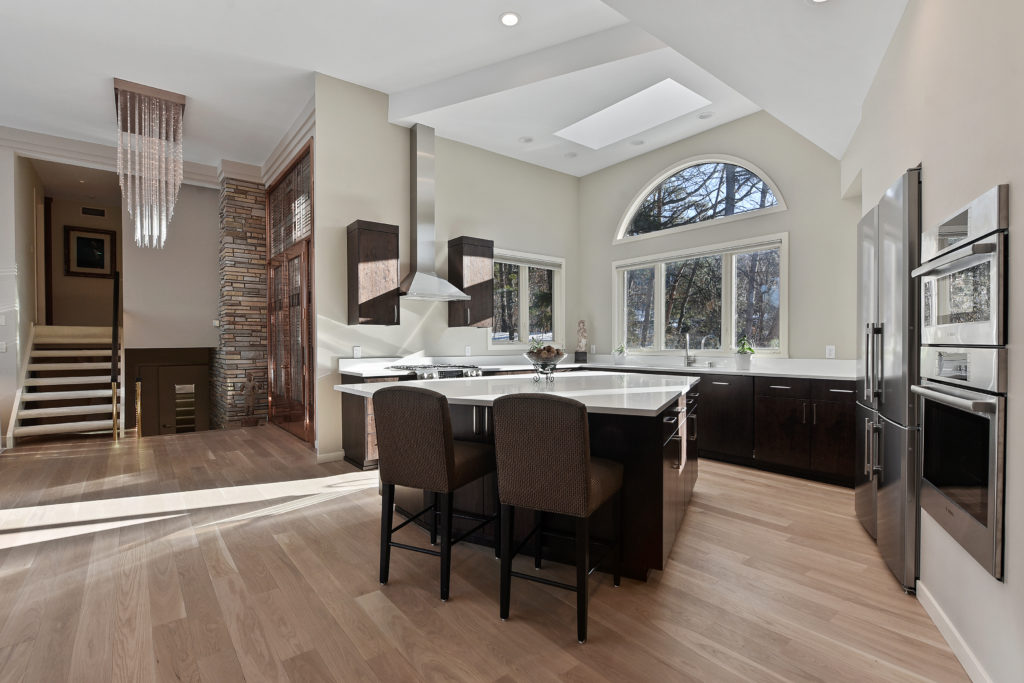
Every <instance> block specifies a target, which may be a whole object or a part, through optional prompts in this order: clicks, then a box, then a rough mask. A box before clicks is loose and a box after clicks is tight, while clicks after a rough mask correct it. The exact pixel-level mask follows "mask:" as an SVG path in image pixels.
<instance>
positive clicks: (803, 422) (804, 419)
mask: <svg viewBox="0 0 1024 683" xmlns="http://www.w3.org/2000/svg"><path fill="white" fill-rule="evenodd" d="M802 405H803V407H804V417H803V420H802V421H801V424H807V404H806V403H803V404H802Z"/></svg>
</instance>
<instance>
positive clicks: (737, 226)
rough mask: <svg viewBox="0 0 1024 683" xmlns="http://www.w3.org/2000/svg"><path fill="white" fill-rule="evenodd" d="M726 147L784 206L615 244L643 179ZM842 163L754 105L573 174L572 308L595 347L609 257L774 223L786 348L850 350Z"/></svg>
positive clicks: (852, 261)
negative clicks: (783, 257) (780, 243)
mask: <svg viewBox="0 0 1024 683" xmlns="http://www.w3.org/2000/svg"><path fill="white" fill-rule="evenodd" d="M716 155H728V156H733V157H738V158H740V159H743V160H745V161H748V162H750V163H751V164H753V165H754V166H757V167H758V168H760V170H761V171H763V172H764V173H765V174H766V175H767V176H768V177H769V178H771V180H772V181H773V182H774V183H775V184H776V185H777V186H778V188H779V191H780V193H781V194H782V197H783V198H784V200H785V202H786V205H787V207H788V208H787V210H785V211H780V212H776V213H769V214H766V215H761V216H753V217H750V218H743V219H739V220H734V221H732V222H727V223H721V224H717V225H715V224H712V225H709V226H708V227H705V228H698V229H695V230H690V231H686V232H683V233H678V234H675V235H666V236H662V237H653V238H650V239H644V240H639V241H636V242H633V243H629V244H619V245H615V246H613V245H612V240H613V238H614V236H615V233H616V231H617V229H618V228H619V225H620V222H621V221H622V220H623V217H624V215H625V213H626V211H627V209H628V208H629V207H630V205H631V204H632V202H633V201H634V200H635V199H636V197H637V196H638V194H639V193H640V192H642V191H643V190H644V188H645V187H647V185H648V184H649V183H651V182H652V181H653V180H654V179H655V178H657V177H658V176H659V174H661V173H662V172H665V171H667V170H668V169H669V168H670V167H671V166H673V165H675V164H678V163H679V162H682V161H684V160H688V159H696V158H700V157H708V156H716ZM838 184H839V163H838V162H837V161H836V160H835V159H834V158H833V157H831V156H829V155H828V154H827V153H825V152H824V151H823V150H822V149H821V148H819V147H817V146H815V145H814V144H812V143H811V142H809V141H808V140H806V139H805V138H803V137H801V136H800V135H798V134H797V133H796V132H794V131H793V130H792V129H790V128H788V127H786V126H785V125H783V124H782V123H780V122H779V121H777V120H776V119H775V118H773V117H772V116H770V115H769V114H766V113H764V112H760V113H757V114H752V115H751V116H747V117H745V118H742V119H739V120H737V121H734V122H732V123H728V124H726V125H723V126H720V127H718V128H714V129H712V130H710V131H708V132H706V133H703V134H701V135H697V136H694V137H692V138H688V139H686V140H683V141H681V142H677V143H675V144H673V145H669V146H667V147H663V148H661V149H657V150H654V151H652V152H650V153H648V154H644V155H643V156H640V157H636V158H634V159H630V160H629V161H625V162H622V163H620V164H616V165H615V166H611V167H609V168H606V169H604V170H601V171H598V172H596V173H592V174H590V175H588V176H585V177H584V178H582V179H581V181H580V217H579V220H580V231H579V240H580V242H579V255H580V266H579V267H580V279H579V282H578V287H579V291H580V292H586V293H587V294H586V295H585V296H583V295H581V296H580V299H579V307H578V313H579V317H582V318H585V319H586V320H587V321H588V324H589V326H590V336H591V341H592V343H595V344H597V350H598V352H599V353H609V352H610V351H611V349H612V348H613V347H614V346H616V345H617V344H618V342H613V336H614V331H613V322H614V321H613V311H612V304H611V303H610V302H612V301H613V300H614V289H613V287H614V283H613V282H612V278H611V268H612V266H611V264H612V262H614V261H619V260H622V259H627V258H633V257H638V256H646V255H650V254H658V253H663V252H670V251H675V250H680V249H689V248H692V247H700V246H706V245H711V244H718V243H722V242H730V241H733V240H739V239H745V238H750V237H756V236H759V235H767V234H773V233H780V232H788V233H789V355H790V356H791V357H793V358H824V355H825V345H826V344H835V345H836V350H837V357H838V358H855V357H856V339H855V329H854V328H855V326H856V314H855V310H856V309H855V306H856V285H857V275H856V265H857V263H856V226H857V221H858V219H859V217H860V214H859V208H860V207H859V206H858V205H857V203H856V202H852V201H849V200H842V199H840V198H839V196H838V193H837V191H836V188H837V187H838Z"/></svg>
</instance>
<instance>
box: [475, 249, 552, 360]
mask: <svg viewBox="0 0 1024 683" xmlns="http://www.w3.org/2000/svg"><path fill="white" fill-rule="evenodd" d="M562 268H563V261H562V260H561V259H557V258H553V257H543V256H535V255H531V254H516V253H515V252H502V251H499V250H497V249H496V250H495V252H494V319H493V323H492V327H491V332H490V337H489V339H488V342H489V346H490V347H491V348H496V347H514V346H520V345H521V346H524V347H525V346H526V345H527V344H529V342H530V340H531V339H539V340H541V341H551V342H557V341H558V340H559V339H560V338H561V332H560V330H561V329H562V327H563V325H562V322H563V320H564V310H563V309H564V302H563V298H562Z"/></svg>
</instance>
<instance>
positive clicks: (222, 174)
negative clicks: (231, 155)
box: [217, 159, 263, 185]
mask: <svg viewBox="0 0 1024 683" xmlns="http://www.w3.org/2000/svg"><path fill="white" fill-rule="evenodd" d="M217 178H218V180H219V181H220V182H224V179H225V178H234V179H235V180H243V181H245V182H247V183H258V184H261V185H262V184H263V170H262V169H261V168H260V167H259V166H254V165H253V164H243V163H242V162H240V161H231V160H230V159H221V160H220V167H219V168H218V169H217Z"/></svg>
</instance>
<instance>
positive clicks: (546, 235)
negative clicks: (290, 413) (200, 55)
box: [313, 74, 578, 457]
mask: <svg viewBox="0 0 1024 683" xmlns="http://www.w3.org/2000/svg"><path fill="white" fill-rule="evenodd" d="M387 106H388V101H387V96H386V95H384V94H383V93H380V92H376V91H372V90H367V89H365V88H361V87H359V86H355V85H352V84H349V83H345V82H342V81H338V80H336V79H333V78H330V77H327V76H323V75H319V74H318V75H317V78H316V136H315V142H314V154H313V162H314V163H313V168H314V187H315V197H314V211H315V220H314V223H315V228H314V233H315V238H314V239H315V262H314V267H315V276H314V279H315V297H316V299H315V305H316V320H317V369H316V415H317V437H318V450H319V453H320V454H321V456H322V457H324V456H326V457H330V456H331V455H333V454H336V453H337V452H338V451H340V450H341V431H340V422H341V401H340V399H339V397H338V394H337V392H335V391H333V390H332V389H331V387H332V386H333V385H334V384H337V383H338V381H339V376H338V373H337V361H338V358H342V357H346V358H348V357H351V355H352V346H353V345H360V346H362V347H363V355H364V356H367V357H369V356H394V355H402V354H407V353H412V352H415V351H425V352H426V353H428V354H434V355H451V354H461V353H462V351H463V348H464V346H466V345H467V344H468V345H471V346H472V351H473V353H474V354H485V353H487V348H486V347H487V333H486V330H482V329H459V328H451V329H449V328H448V326H447V320H448V308H447V304H446V303H430V302H426V301H403V302H402V304H401V321H402V324H401V325H398V326H394V327H382V326H370V325H362V326H350V325H347V324H346V320H347V319H348V317H347V310H346V298H345V297H346V291H347V271H346V256H345V254H346V242H345V228H346V226H348V225H349V224H350V223H351V222H352V221H354V220H356V219H358V218H362V219H367V220H373V221H381V222H385V223H392V224H397V225H398V226H399V228H400V259H401V273H402V274H403V275H404V274H405V273H406V272H408V267H409V246H410V243H409V130H408V129H406V128H403V127H401V126H396V125H393V124H390V123H388V121H387ZM436 155H437V168H436V170H437V216H436V219H437V242H438V244H446V243H447V241H448V239H450V238H451V237H456V236H459V235H471V236H474V237H483V238H487V239H493V240H494V241H495V246H496V247H497V248H502V249H510V250H516V251H529V252H534V253H536V252H542V253H544V254H546V255H551V256H559V257H563V258H565V259H566V278H565V279H566V283H567V285H568V286H567V292H566V308H567V312H568V315H567V316H566V320H567V321H569V320H574V319H575V318H573V315H575V314H574V313H573V311H574V309H575V305H574V301H575V296H576V290H575V281H574V277H575V275H574V271H575V269H576V268H577V260H576V256H575V247H576V226H577V225H578V208H577V185H578V181H577V180H576V179H575V178H573V177H571V176H567V175H564V174H561V173H556V172H554V171H548V170H545V169H542V168H540V167H537V166H532V165H530V164H524V163H522V162H519V161H515V160H513V159H509V158H507V157H502V156H499V155H496V154H492V153H490V152H486V151H484V150H480V149H477V148H474V147H469V146H466V145H462V144H459V143H456V142H452V141H450V140H445V139H442V138H438V139H437V145H436ZM436 265H437V272H438V274H440V275H441V276H442V277H443V276H444V275H445V274H446V273H447V268H448V266H447V249H446V247H441V248H439V249H438V253H437V264H436ZM567 324H568V322H567ZM572 327H573V328H575V325H573V326H572Z"/></svg>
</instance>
